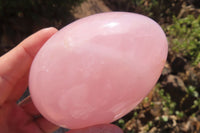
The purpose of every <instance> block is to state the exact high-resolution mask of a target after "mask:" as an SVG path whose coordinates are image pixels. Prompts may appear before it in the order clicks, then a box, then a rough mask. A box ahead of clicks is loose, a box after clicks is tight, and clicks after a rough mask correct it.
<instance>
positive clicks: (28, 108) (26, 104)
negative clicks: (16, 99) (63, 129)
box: [19, 96, 59, 133]
mask: <svg viewBox="0 0 200 133" xmlns="http://www.w3.org/2000/svg"><path fill="white" fill-rule="evenodd" d="M19 106H20V107H21V108H23V109H24V111H25V112H26V113H27V114H29V115H30V116H32V117H33V118H34V119H35V122H36V123H37V125H38V126H39V127H40V129H41V130H42V131H43V132H45V133H51V132H53V131H55V130H57V129H58V128H59V127H58V126H56V125H54V124H52V123H51V122H49V121H48V120H46V119H45V118H44V117H43V116H41V114H40V112H39V111H38V110H37V108H36V107H35V105H34V104H33V102H32V100H31V97H30V96H28V97H27V98H25V99H24V100H23V101H21V102H20V103H19Z"/></svg>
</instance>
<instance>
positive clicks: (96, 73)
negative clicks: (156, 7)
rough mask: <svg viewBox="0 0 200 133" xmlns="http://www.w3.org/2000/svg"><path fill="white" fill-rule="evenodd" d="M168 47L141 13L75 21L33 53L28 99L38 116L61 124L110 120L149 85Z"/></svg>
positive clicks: (74, 125) (139, 97)
mask: <svg viewBox="0 0 200 133" xmlns="http://www.w3.org/2000/svg"><path fill="white" fill-rule="evenodd" d="M167 51H168V46H167V40H166V36H165V34H164V32H163V30H162V29H161V27H160V26H159V25H158V24H157V23H156V22H155V21H153V20H152V19H150V18H147V17H145V16H142V15H138V14H133V13H124V12H110V13H102V14H97V15H93V16H89V17H86V18H83V19H80V20H78V21H75V22H74V23H71V24H70V25H68V26H66V27H64V28H63V29H61V30H60V31H59V32H57V33H56V34H55V35H54V36H53V37H51V38H50V39H49V40H48V41H47V42H46V43H45V44H44V46H43V47H42V48H41V49H40V51H39V52H38V54H37V56H36V57H35V59H34V61H33V64H32V67H31V71H30V79H29V87H30V93H31V97H32V99H33V102H34V104H35V105H36V107H37V108H38V110H39V111H40V112H41V113H42V115H43V116H45V117H46V118H47V119H48V120H50V121H52V122H53V123H55V124H57V125H60V126H62V127H66V128H71V129H76V128H83V127H87V126H91V125H96V124H103V123H110V122H112V121H115V120H117V119H118V118H120V117H122V116H124V115H125V114H127V113H128V112H129V111H131V110H132V109H133V108H134V107H135V106H136V105H137V104H138V103H139V102H140V101H141V100H142V99H143V98H144V97H145V96H146V95H147V94H148V92H149V91H150V90H151V89H152V88H153V86H154V85H155V83H156V82H157V80H158V78H159V76H160V73H161V71H162V68H163V66H164V64H165V61H166V57H167Z"/></svg>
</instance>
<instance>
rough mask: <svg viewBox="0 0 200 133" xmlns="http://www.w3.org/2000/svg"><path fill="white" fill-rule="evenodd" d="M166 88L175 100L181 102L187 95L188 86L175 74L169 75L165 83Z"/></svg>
mask: <svg viewBox="0 0 200 133" xmlns="http://www.w3.org/2000/svg"><path fill="white" fill-rule="evenodd" d="M163 85H164V86H163V88H164V90H165V91H166V92H167V93H169V94H170V96H171V98H172V100H173V101H175V102H176V103H179V102H180V101H181V99H182V98H183V97H184V96H185V95H186V87H185V84H184V82H183V80H182V79H181V78H180V77H178V76H175V75H172V74H170V75H168V76H167V78H166V81H165V83H164V84H163Z"/></svg>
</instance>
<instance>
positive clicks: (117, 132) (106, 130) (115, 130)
mask: <svg viewBox="0 0 200 133" xmlns="http://www.w3.org/2000/svg"><path fill="white" fill-rule="evenodd" d="M66 133H123V131H122V130H121V129H120V128H119V127H117V126H115V125H113V124H103V125H96V126H92V127H87V128H82V129H74V130H70V131H69V132H66Z"/></svg>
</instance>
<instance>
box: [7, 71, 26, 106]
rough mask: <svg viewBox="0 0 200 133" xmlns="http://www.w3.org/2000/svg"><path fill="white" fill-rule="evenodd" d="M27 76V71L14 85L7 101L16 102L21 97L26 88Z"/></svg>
mask: <svg viewBox="0 0 200 133" xmlns="http://www.w3.org/2000/svg"><path fill="white" fill-rule="evenodd" d="M28 75H29V71H28V72H26V74H25V75H24V76H23V77H22V78H21V79H20V80H19V81H18V82H17V83H16V84H15V87H14V89H12V92H11V93H10V94H9V96H8V98H7V101H10V102H13V101H14V102H16V101H17V100H19V99H20V98H21V96H22V95H23V93H24V92H25V90H26V89H27V86H28Z"/></svg>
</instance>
